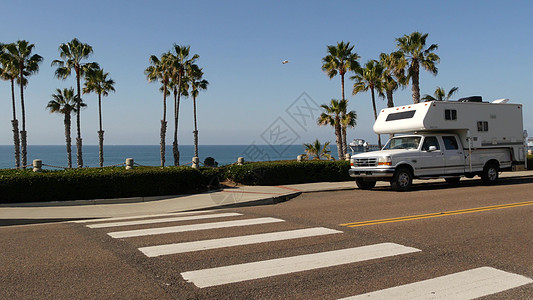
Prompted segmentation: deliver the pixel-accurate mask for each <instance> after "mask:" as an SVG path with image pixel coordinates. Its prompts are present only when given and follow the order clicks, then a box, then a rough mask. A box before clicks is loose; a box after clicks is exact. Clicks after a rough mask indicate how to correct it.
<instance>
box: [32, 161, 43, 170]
mask: <svg viewBox="0 0 533 300" xmlns="http://www.w3.org/2000/svg"><path fill="white" fill-rule="evenodd" d="M42 168H43V161H42V160H40V159H34V160H33V172H37V173H40V172H42Z"/></svg>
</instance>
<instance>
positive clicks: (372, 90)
mask: <svg viewBox="0 0 533 300" xmlns="http://www.w3.org/2000/svg"><path fill="white" fill-rule="evenodd" d="M370 91H371V92H372V108H373V109H374V120H377V119H378V111H377V109H376V96H375V95H374V89H373V88H372V89H370ZM378 146H379V148H381V135H379V134H378Z"/></svg>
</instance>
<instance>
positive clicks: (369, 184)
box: [355, 178, 376, 190]
mask: <svg viewBox="0 0 533 300" xmlns="http://www.w3.org/2000/svg"><path fill="white" fill-rule="evenodd" d="M355 184H357V187H358V188H360V189H362V190H371V189H373V188H374V187H375V186H376V181H375V180H365V179H363V178H355Z"/></svg>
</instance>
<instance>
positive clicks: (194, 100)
mask: <svg viewBox="0 0 533 300" xmlns="http://www.w3.org/2000/svg"><path fill="white" fill-rule="evenodd" d="M192 105H193V111H194V131H193V132H192V133H193V134H194V157H199V156H198V123H197V120H196V97H194V96H193V97H192Z"/></svg>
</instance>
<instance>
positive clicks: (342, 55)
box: [322, 41, 360, 155]
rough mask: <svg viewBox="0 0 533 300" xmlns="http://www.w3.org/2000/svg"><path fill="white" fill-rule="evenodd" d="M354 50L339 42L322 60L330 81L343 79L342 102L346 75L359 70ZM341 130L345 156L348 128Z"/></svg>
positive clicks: (348, 43) (348, 44) (329, 49)
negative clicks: (337, 77)
mask: <svg viewBox="0 0 533 300" xmlns="http://www.w3.org/2000/svg"><path fill="white" fill-rule="evenodd" d="M353 48H354V46H352V45H350V42H347V43H345V42H344V41H341V42H340V43H339V42H337V46H334V45H329V46H328V55H326V56H325V57H324V58H322V71H324V72H326V74H327V75H328V76H329V78H330V79H332V78H333V77H335V76H336V75H337V74H339V75H340V77H341V96H342V98H341V100H345V99H346V98H345V97H344V75H345V74H346V72H349V71H354V70H356V69H357V68H359V62H358V61H357V60H358V59H359V58H360V56H359V55H357V53H355V52H352V51H353ZM344 114H346V111H343V112H342V115H343V116H344ZM341 128H342V131H343V132H344V134H343V138H342V139H341V142H342V147H341V150H342V153H343V155H344V154H345V153H346V151H347V143H346V128H345V127H344V126H341Z"/></svg>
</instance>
